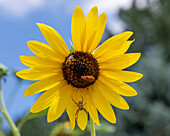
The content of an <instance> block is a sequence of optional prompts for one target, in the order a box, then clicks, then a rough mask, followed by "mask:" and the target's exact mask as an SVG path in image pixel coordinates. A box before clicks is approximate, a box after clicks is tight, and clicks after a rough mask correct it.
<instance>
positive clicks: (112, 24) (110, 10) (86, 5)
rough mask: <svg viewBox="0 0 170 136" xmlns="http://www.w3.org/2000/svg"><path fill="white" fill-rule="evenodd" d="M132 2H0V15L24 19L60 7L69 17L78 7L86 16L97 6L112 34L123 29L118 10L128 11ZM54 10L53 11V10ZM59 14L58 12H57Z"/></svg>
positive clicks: (12, 0) (111, 0) (41, 0)
mask: <svg viewBox="0 0 170 136" xmlns="http://www.w3.org/2000/svg"><path fill="white" fill-rule="evenodd" d="M132 1H133V0H93V1H92V0H79V1H75V0H50V1H49V0H0V14H1V15H4V16H8V17H26V16H27V15H29V14H30V13H34V12H36V11H37V10H46V11H47V10H48V11H50V12H51V13H53V12H56V9H57V7H59V6H62V7H63V8H65V9H66V11H67V12H66V13H68V15H69V16H70V15H71V14H70V13H72V12H73V10H74V8H75V7H76V5H80V6H81V7H82V8H83V11H84V12H85V14H86V15H87V13H88V12H89V10H90V9H91V8H92V7H93V6H98V9H99V13H100V14H101V13H102V12H106V14H107V18H108V21H107V22H108V23H107V26H108V27H109V29H110V30H111V31H112V32H114V33H119V32H121V31H123V29H124V26H125V25H124V22H122V20H121V19H120V18H119V17H118V11H119V9H120V8H123V9H128V8H130V7H131V5H132ZM54 9H55V10H54ZM59 12H60V11H59Z"/></svg>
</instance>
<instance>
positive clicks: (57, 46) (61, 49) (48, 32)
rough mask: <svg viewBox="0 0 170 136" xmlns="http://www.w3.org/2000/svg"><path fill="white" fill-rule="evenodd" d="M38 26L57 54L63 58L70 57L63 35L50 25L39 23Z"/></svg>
mask: <svg viewBox="0 0 170 136" xmlns="http://www.w3.org/2000/svg"><path fill="white" fill-rule="evenodd" d="M37 25H38V27H39V29H40V30H41V32H42V34H43V36H44V37H45V39H46V40H47V42H48V44H49V45H51V47H52V48H53V49H54V50H55V51H56V53H58V54H60V55H62V56H68V54H69V50H68V48H67V45H66V43H65V42H64V40H63V38H62V37H61V35H60V34H59V33H58V32H57V31H56V30H55V29H53V28H52V27H50V26H48V25H45V24H42V23H37Z"/></svg>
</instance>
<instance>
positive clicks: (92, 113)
mask: <svg viewBox="0 0 170 136" xmlns="http://www.w3.org/2000/svg"><path fill="white" fill-rule="evenodd" d="M86 95H87V106H88V111H89V114H90V116H91V118H92V119H93V121H94V122H95V123H96V124H97V125H98V126H101V125H100V121H99V116H98V112H97V109H96V106H95V104H94V102H93V99H92V96H91V95H90V93H89V92H86Z"/></svg>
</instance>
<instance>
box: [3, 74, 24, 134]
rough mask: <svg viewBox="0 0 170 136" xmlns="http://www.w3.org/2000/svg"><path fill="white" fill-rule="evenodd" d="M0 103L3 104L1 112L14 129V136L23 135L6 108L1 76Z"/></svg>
mask: <svg viewBox="0 0 170 136" xmlns="http://www.w3.org/2000/svg"><path fill="white" fill-rule="evenodd" d="M0 104H1V106H2V108H1V112H2V114H3V115H4V116H5V118H6V120H7V121H8V123H9V125H10V126H11V130H12V133H13V135H14V136H21V135H20V132H19V130H18V128H17V127H16V125H15V124H14V122H13V121H12V119H11V117H10V115H9V114H8V111H7V109H6V106H5V103H4V99H3V92H2V88H1V77H0Z"/></svg>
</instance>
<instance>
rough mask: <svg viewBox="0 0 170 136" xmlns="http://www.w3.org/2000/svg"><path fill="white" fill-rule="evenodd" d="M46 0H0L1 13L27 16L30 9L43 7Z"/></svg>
mask: <svg viewBox="0 0 170 136" xmlns="http://www.w3.org/2000/svg"><path fill="white" fill-rule="evenodd" d="M45 1H46V0H0V10H1V13H4V14H5V15H11V16H18V17H19V16H25V15H27V14H28V13H29V12H30V11H32V10H34V9H37V8H41V7H42V6H43V5H44V4H45Z"/></svg>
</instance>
